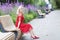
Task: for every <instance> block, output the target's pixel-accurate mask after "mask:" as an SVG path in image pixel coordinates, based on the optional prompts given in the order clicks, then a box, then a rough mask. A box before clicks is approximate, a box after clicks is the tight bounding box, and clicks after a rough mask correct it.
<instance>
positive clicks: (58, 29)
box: [22, 10, 60, 40]
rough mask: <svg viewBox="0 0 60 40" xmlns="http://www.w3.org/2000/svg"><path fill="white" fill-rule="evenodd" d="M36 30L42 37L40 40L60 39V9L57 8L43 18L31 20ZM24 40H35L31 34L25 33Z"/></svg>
mask: <svg viewBox="0 0 60 40" xmlns="http://www.w3.org/2000/svg"><path fill="white" fill-rule="evenodd" d="M30 24H31V25H32V26H33V29H34V32H35V34H36V35H38V36H39V37H40V39H38V40H60V10H55V11H53V12H51V13H50V14H48V15H46V17H45V18H43V19H38V18H37V19H34V20H32V21H31V22H30ZM22 40H33V39H32V38H31V37H30V34H29V33H28V34H25V35H23V39H22Z"/></svg>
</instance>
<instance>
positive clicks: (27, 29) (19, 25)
mask: <svg viewBox="0 0 60 40" xmlns="http://www.w3.org/2000/svg"><path fill="white" fill-rule="evenodd" d="M23 8H24V6H23V5H21V6H19V7H18V9H17V14H18V15H17V20H16V24H15V25H16V27H17V28H19V29H20V30H21V32H22V33H23V34H24V33H27V32H30V34H31V37H32V38H33V39H39V37H37V36H36V35H35V34H34V32H33V28H32V26H31V25H30V24H26V23H24V16H23V13H24V9H23Z"/></svg>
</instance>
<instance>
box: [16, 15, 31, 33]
mask: <svg viewBox="0 0 60 40" xmlns="http://www.w3.org/2000/svg"><path fill="white" fill-rule="evenodd" d="M19 18H21V20H19ZM19 21H21V23H20V26H19V29H20V30H21V31H22V32H23V33H27V32H29V30H31V29H32V26H31V25H30V24H26V23H24V17H23V15H22V16H18V17H17V20H16V24H15V25H16V27H17V26H18V22H19Z"/></svg>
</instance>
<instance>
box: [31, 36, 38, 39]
mask: <svg viewBox="0 0 60 40" xmlns="http://www.w3.org/2000/svg"><path fill="white" fill-rule="evenodd" d="M31 37H32V36H31ZM32 38H33V39H39V37H37V36H34V37H32Z"/></svg>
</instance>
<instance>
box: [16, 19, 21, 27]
mask: <svg viewBox="0 0 60 40" xmlns="http://www.w3.org/2000/svg"><path fill="white" fill-rule="evenodd" d="M18 20H19V21H18V26H17V28H19V26H20V23H21V21H20V20H21V18H19V19H18Z"/></svg>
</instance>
